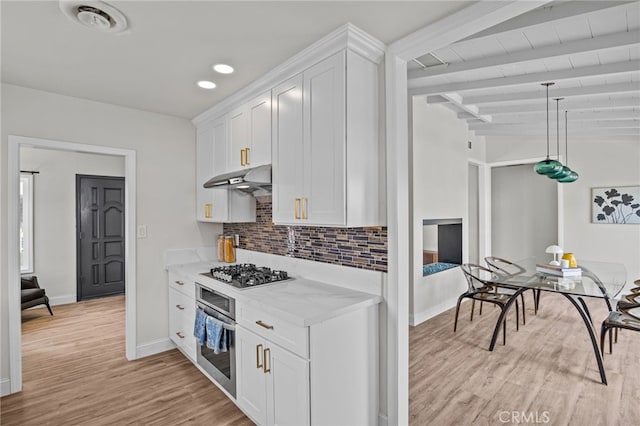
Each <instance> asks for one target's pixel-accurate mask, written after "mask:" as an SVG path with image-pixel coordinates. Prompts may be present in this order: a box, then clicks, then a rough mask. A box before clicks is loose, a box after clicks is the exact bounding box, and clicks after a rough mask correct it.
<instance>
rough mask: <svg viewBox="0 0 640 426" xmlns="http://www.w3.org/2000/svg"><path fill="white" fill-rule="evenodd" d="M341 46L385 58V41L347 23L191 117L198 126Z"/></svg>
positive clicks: (376, 59)
mask: <svg viewBox="0 0 640 426" xmlns="http://www.w3.org/2000/svg"><path fill="white" fill-rule="evenodd" d="M342 49H349V50H351V51H353V52H355V53H357V54H359V55H360V56H362V57H364V58H366V59H368V60H370V61H372V62H374V63H376V64H379V63H381V62H382V59H383V58H384V49H385V45H384V43H382V42H381V41H380V40H378V39H376V38H374V37H372V36H370V35H369V34H367V33H366V32H364V31H362V30H361V29H360V28H358V27H356V26H355V25H353V24H350V23H346V24H344V25H342V26H341V27H339V28H338V29H336V30H335V31H333V32H332V33H330V34H328V35H327V36H325V37H323V38H321V39H320V40H318V41H317V42H315V43H313V44H312V45H311V46H309V47H307V48H306V49H304V50H302V51H301V52H299V53H297V54H296V55H294V56H293V57H291V58H290V59H288V60H287V61H285V62H283V63H282V64H280V65H278V66H277V67H275V68H274V69H272V70H271V71H269V72H268V73H266V74H265V75H263V76H262V77H260V78H258V79H257V80H255V81H253V82H252V83H251V84H249V85H247V86H246V87H244V88H243V89H241V90H239V91H237V92H236V93H234V94H233V95H231V96H229V97H228V98H226V99H224V100H223V101H221V102H219V103H218V104H216V105H215V106H213V107H211V108H209V109H208V110H206V111H204V112H203V113H201V114H199V115H197V116H196V117H194V118H193V120H191V121H192V122H193V124H194V125H196V126H197V125H199V124H201V123H203V122H205V121H207V120H211V119H215V118H217V117H220V116H221V115H223V114H225V113H227V112H229V111H230V110H231V109H233V108H235V107H237V106H238V105H239V104H241V103H243V102H246V101H248V100H249V99H251V98H253V97H254V96H258V95H259V94H260V93H263V92H265V91H267V90H270V89H271V88H272V87H274V86H276V85H277V84H279V83H281V82H283V81H285V80H287V79H289V78H291V77H293V76H294V75H296V74H298V73H300V72H302V71H304V70H305V69H307V68H309V67H310V66H312V65H314V64H316V63H318V62H319V61H321V60H322V59H324V58H327V57H329V56H331V55H333V54H334V53H337V52H339V51H340V50H342Z"/></svg>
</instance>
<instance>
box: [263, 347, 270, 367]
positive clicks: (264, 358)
mask: <svg viewBox="0 0 640 426" xmlns="http://www.w3.org/2000/svg"><path fill="white" fill-rule="evenodd" d="M270 354H271V349H269V348H266V349H265V350H264V351H262V358H263V363H262V364H263V367H262V371H263V372H265V373H270V372H271V368H270V367H267V360H268V359H269V355H270Z"/></svg>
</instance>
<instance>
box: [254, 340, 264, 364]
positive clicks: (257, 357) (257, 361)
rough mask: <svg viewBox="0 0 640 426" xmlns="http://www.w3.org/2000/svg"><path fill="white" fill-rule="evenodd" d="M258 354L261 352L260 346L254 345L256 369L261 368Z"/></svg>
mask: <svg viewBox="0 0 640 426" xmlns="http://www.w3.org/2000/svg"><path fill="white" fill-rule="evenodd" d="M260 352H262V344H259V345H256V368H263V367H262V363H261V362H260Z"/></svg>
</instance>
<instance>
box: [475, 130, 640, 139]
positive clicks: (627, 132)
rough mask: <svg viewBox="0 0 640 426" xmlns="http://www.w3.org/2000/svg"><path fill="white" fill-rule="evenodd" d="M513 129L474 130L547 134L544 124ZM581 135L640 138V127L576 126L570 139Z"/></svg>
mask: <svg viewBox="0 0 640 426" xmlns="http://www.w3.org/2000/svg"><path fill="white" fill-rule="evenodd" d="M513 127H514V128H513V129H502V128H498V129H495V128H488V129H480V130H474V131H473V132H474V133H475V134H476V135H477V136H527V135H530V136H540V137H543V136H546V134H547V133H546V127H544V126H540V128H538V129H525V128H522V129H518V128H517V127H516V126H513ZM551 134H552V140H553V141H555V131H554V132H552V133H551ZM580 135H588V136H609V135H611V136H613V135H618V136H637V137H639V138H640V129H627V128H620V129H616V128H612V129H607V128H585V129H581V128H576V129H573V130H571V128H570V130H569V141H571V139H572V137H573V136H580Z"/></svg>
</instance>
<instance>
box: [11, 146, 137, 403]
mask: <svg viewBox="0 0 640 426" xmlns="http://www.w3.org/2000/svg"><path fill="white" fill-rule="evenodd" d="M21 147H30V148H43V149H51V150H57V151H70V152H81V153H89V154H106V155H114V156H120V157H124V162H125V188H124V190H125V215H124V216H125V230H124V235H125V277H126V281H125V300H126V307H125V312H126V313H125V315H126V319H125V352H126V357H127V359H128V360H133V359H135V358H136V238H135V236H136V232H135V227H136V152H135V151H133V150H130V149H119V148H111V147H106V146H99V145H86V144H78V143H71V142H61V141H55V140H50V139H37V138H30V137H25V136H12V135H10V136H9V137H8V148H7V157H8V158H7V197H8V208H7V210H8V211H7V221H8V222H7V224H8V227H7V228H8V235H7V285H8V289H7V300H8V303H7V304H8V314H9V368H10V376H9V377H10V380H11V391H10V392H11V393H15V392H19V391H20V390H22V332H21V314H20V312H21V309H20V256H19V251H20V242H19V230H18V228H19V227H18V223H19V202H20V189H19V179H20V148H21Z"/></svg>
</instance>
